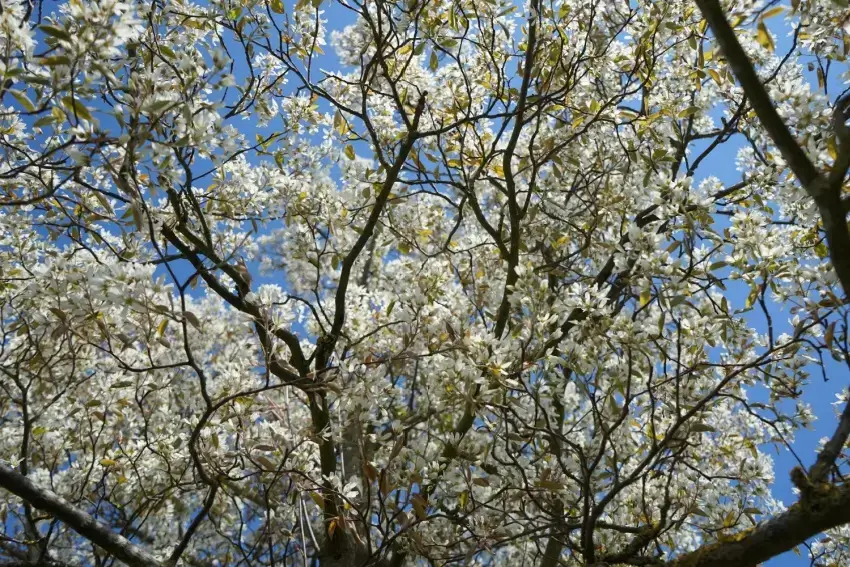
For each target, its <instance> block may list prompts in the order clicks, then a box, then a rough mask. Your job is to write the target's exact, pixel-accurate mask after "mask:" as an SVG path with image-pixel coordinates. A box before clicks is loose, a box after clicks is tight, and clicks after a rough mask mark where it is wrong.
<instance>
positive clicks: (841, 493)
mask: <svg viewBox="0 0 850 567" xmlns="http://www.w3.org/2000/svg"><path fill="white" fill-rule="evenodd" d="M847 522H850V486H843V487H840V488H837V487H833V486H827V487H825V488H824V489H823V490H822V491H820V492H818V491H817V490H816V492H815V493H814V494H813V495H812V496H811V497H810V498H808V499H805V500H803V501H801V502H798V503H796V504H794V505H793V506H791V507H790V508H789V509H788V510H787V511H786V512H784V513H782V514H779V515H778V516H776V517H774V518H771V519H770V520H768V521H767V522H765V523H764V524H762V525H761V526H758V527H756V528H754V529H752V530H751V531H750V532H748V533H747V532H744V535H741V536H739V537H740V539H739V540H738V541H726V542H721V543H716V544H711V545H707V546H703V547H701V548H700V549H698V550H696V551H694V552H692V553H689V554H687V555H683V556H682V557H679V558H677V559H674V560H673V561H670V562H668V563H666V564H665V566H666V567H729V566H732V565H734V566H735V567H750V566H753V565H757V564H759V563H761V562H762V561H767V560H768V559H770V558H771V557H775V556H777V555H779V554H780V553H784V552H785V551H788V550H790V549H793V548H794V547H796V546H797V545H800V544H801V543H803V542H804V541H806V540H807V539H809V538H811V537H813V536H816V535H817V534H819V533H821V532H823V531H824V530H828V529H830V528H834V527H836V526H840V525H842V524H846V523H847Z"/></svg>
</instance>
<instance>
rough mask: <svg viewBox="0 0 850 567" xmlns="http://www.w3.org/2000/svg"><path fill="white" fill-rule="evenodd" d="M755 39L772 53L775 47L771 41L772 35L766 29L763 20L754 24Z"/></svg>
mask: <svg viewBox="0 0 850 567" xmlns="http://www.w3.org/2000/svg"><path fill="white" fill-rule="evenodd" d="M756 41H758V42H759V44H760V45H761V46H762V47H764V48H765V49H767V50H768V51H770V52H771V53H773V50H774V49H776V46H775V45H774V43H773V37H771V35H770V32H769V31H767V26H766V25H765V23H764V22H763V21H762V22H759V23H758V26H756Z"/></svg>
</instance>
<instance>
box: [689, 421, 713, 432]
mask: <svg viewBox="0 0 850 567" xmlns="http://www.w3.org/2000/svg"><path fill="white" fill-rule="evenodd" d="M716 431H717V430H716V429H715V428H713V427H712V426H710V425H708V424H707V423H695V424H694V425H693V426H692V427H691V432H693V433H714V432H716Z"/></svg>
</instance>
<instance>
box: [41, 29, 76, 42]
mask: <svg viewBox="0 0 850 567" xmlns="http://www.w3.org/2000/svg"><path fill="white" fill-rule="evenodd" d="M38 29H40V30H41V31H43V32H44V33H45V34H47V35H49V36H50V37H55V38H56V39H61V40H63V41H71V34H69V33H68V32H67V31H66V30H65V29H63V28H58V27H56V26H48V25H43V26H38Z"/></svg>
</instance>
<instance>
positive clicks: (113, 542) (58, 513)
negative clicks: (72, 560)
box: [0, 464, 163, 567]
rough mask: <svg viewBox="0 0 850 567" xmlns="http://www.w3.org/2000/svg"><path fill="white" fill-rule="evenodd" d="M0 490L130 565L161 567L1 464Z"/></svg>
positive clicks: (59, 498) (91, 519) (87, 517)
mask: <svg viewBox="0 0 850 567" xmlns="http://www.w3.org/2000/svg"><path fill="white" fill-rule="evenodd" d="M0 487H3V488H5V489H6V490H8V491H9V492H11V493H12V494H15V495H16V496H18V497H20V498H22V499H23V500H24V501H26V502H29V503H30V504H32V505H33V506H35V507H36V508H38V509H39V510H43V511H44V512H47V513H49V514H51V515H52V516H54V517H56V518H58V519H59V520H61V521H62V522H64V523H65V524H66V525H67V526H68V527H70V528H71V529H73V530H74V531H75V532H77V533H78V534H80V535H81V536H83V537H84V538H86V539H88V540H89V541H91V542H92V543H94V544H95V545H97V546H98V547H101V548H102V549H104V550H105V551H107V552H109V553H111V554H112V555H113V556H115V558H116V559H119V560H121V561H123V562H124V563H126V564H127V565H131V566H138V567H163V566H162V564H161V563H160V562H159V561H157V560H156V559H155V558H154V557H153V556H152V555H150V554H148V553H147V552H145V551H144V550H142V549H140V548H139V547H137V546H135V545H134V544H133V543H132V542H130V541H129V540H127V539H126V538H124V537H122V536H120V535H118V534H116V533H115V532H113V531H112V530H110V529H109V528H108V527H107V526H104V525H103V524H101V523H100V522H98V521H97V520H95V519H94V518H92V517H91V516H90V515H88V514H87V513H85V512H83V511H82V510H79V509H78V508H76V507H75V506H73V505H72V504H71V503H70V502H68V501H67V500H65V499H64V498H62V497H61V496H59V495H57V494H56V493H54V492H52V491H50V490H47V489H44V488H39V487H38V486H36V485H35V484H34V483H33V482H32V481H31V480H30V479H28V478H27V477H25V476H24V475H22V474H20V473H18V472H17V471H15V470H14V469H12V468H10V467H8V466H6V465H4V464H0Z"/></svg>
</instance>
